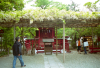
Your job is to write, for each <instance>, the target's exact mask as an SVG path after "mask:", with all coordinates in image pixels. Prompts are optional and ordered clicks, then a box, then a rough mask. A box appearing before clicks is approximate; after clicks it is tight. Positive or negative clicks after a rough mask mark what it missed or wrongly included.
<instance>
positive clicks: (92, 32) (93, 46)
mask: <svg viewBox="0 0 100 68" xmlns="http://www.w3.org/2000/svg"><path fill="white" fill-rule="evenodd" d="M92 41H93V27H92ZM93 47H94V42H93Z"/></svg>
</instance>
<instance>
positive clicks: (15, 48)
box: [13, 37, 26, 68]
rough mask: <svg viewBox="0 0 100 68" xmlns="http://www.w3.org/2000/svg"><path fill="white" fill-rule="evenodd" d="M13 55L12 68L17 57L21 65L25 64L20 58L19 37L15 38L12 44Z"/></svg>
mask: <svg viewBox="0 0 100 68" xmlns="http://www.w3.org/2000/svg"><path fill="white" fill-rule="evenodd" d="M13 55H14V60H13V68H15V65H16V60H17V58H18V59H19V61H20V63H21V67H25V66H26V65H24V61H23V59H22V53H21V43H20V38H19V37H17V38H16V41H15V43H14V45H13Z"/></svg>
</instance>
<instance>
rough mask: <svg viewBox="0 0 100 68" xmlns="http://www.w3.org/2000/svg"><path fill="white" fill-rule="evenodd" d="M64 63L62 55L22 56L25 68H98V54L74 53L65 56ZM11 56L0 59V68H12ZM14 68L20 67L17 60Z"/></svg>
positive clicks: (99, 61)
mask: <svg viewBox="0 0 100 68" xmlns="http://www.w3.org/2000/svg"><path fill="white" fill-rule="evenodd" d="M65 55H66V56H65V63H63V54H58V56H56V55H55V54H52V55H45V54H44V53H40V54H36V55H34V56H25V55H24V56H22V57H23V60H24V63H25V64H26V67H25V68H100V53H99V54H89V53H88V54H87V55H84V54H83V53H82V54H78V53H77V52H76V51H71V53H66V54H65ZM12 62H13V55H12V54H10V55H9V56H7V57H0V68H12ZM16 68H21V67H20V62H19V60H18V59H17V63H16Z"/></svg>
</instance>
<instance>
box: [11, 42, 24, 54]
mask: <svg viewBox="0 0 100 68" xmlns="http://www.w3.org/2000/svg"><path fill="white" fill-rule="evenodd" d="M18 54H20V55H22V53H21V43H20V42H18V41H16V42H15V43H14V45H13V55H14V56H18Z"/></svg>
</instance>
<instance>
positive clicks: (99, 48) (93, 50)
mask: <svg viewBox="0 0 100 68" xmlns="http://www.w3.org/2000/svg"><path fill="white" fill-rule="evenodd" d="M96 41H98V45H92V46H91V47H89V49H90V53H97V52H100V44H99V43H100V37H98V38H97V40H96Z"/></svg>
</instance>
